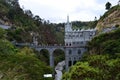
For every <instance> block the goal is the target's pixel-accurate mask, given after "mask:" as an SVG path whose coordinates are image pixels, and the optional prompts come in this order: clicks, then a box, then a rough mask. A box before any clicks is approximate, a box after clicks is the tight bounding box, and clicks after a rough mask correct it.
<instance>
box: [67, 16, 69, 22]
mask: <svg viewBox="0 0 120 80" xmlns="http://www.w3.org/2000/svg"><path fill="white" fill-rule="evenodd" d="M67 24H69V15H67Z"/></svg>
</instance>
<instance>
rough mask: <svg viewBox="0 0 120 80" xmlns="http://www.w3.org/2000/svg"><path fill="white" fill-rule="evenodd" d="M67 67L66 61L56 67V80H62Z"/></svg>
mask: <svg viewBox="0 0 120 80" xmlns="http://www.w3.org/2000/svg"><path fill="white" fill-rule="evenodd" d="M64 66H65V61H61V62H59V63H58V64H57V66H56V67H55V72H56V75H55V80H61V79H62V70H63V69H64Z"/></svg>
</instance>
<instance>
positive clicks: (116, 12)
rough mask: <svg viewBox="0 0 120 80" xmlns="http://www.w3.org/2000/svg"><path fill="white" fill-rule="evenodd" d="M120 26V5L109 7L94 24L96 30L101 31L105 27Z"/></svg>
mask: <svg viewBox="0 0 120 80" xmlns="http://www.w3.org/2000/svg"><path fill="white" fill-rule="evenodd" d="M113 26H114V27H119V26H120V5H116V6H114V7H112V8H111V9H109V10H108V11H107V12H105V14H104V15H103V16H102V17H101V18H100V20H99V21H98V24H97V26H96V28H97V30H98V32H101V31H102V30H103V29H105V28H111V27H113Z"/></svg>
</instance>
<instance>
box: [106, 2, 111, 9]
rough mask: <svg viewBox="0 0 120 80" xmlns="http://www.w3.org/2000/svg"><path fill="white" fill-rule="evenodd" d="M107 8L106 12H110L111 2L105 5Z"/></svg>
mask: <svg viewBox="0 0 120 80" xmlns="http://www.w3.org/2000/svg"><path fill="white" fill-rule="evenodd" d="M105 6H106V10H109V9H110V8H111V6H112V4H111V3H110V2H107V3H106V4H105Z"/></svg>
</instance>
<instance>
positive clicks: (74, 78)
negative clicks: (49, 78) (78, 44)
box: [62, 55, 120, 80]
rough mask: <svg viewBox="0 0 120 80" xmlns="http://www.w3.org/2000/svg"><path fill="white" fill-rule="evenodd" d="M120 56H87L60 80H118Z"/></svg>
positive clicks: (119, 79)
mask: <svg viewBox="0 0 120 80" xmlns="http://www.w3.org/2000/svg"><path fill="white" fill-rule="evenodd" d="M119 65H120V55H116V57H114V58H113V56H110V55H89V56H87V57H86V59H85V60H84V61H82V62H78V63H77V64H75V65H74V66H72V67H71V68H70V70H69V71H68V72H66V73H65V74H64V76H63V79H62V80H120V72H119V71H120V66H119Z"/></svg>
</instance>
